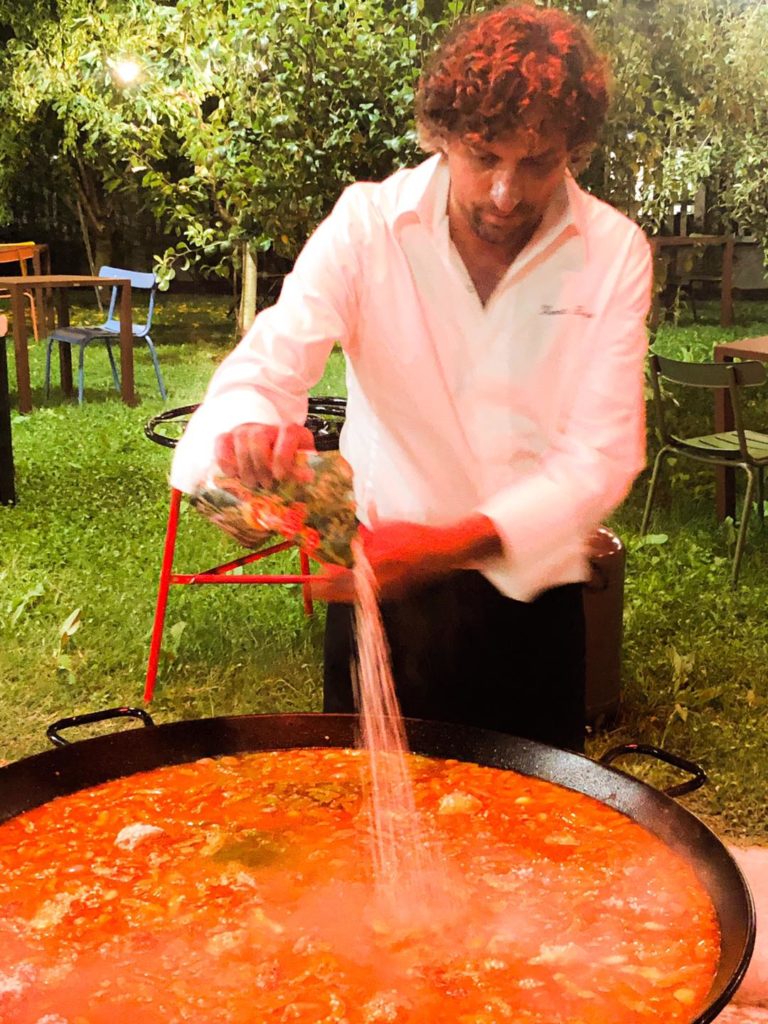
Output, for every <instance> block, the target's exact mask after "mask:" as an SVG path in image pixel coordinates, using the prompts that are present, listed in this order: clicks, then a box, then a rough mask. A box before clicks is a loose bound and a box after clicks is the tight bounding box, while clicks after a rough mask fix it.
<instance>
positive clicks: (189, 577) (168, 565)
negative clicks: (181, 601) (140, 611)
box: [144, 488, 312, 702]
mask: <svg viewBox="0 0 768 1024" xmlns="http://www.w3.org/2000/svg"><path fill="white" fill-rule="evenodd" d="M181 498H182V493H181V491H178V490H176V489H175V488H171V507H170V510H169V512H168V527H167V529H166V531H165V544H164V546H163V562H162V567H161V569H160V584H159V587H158V591H157V604H156V606H155V620H154V624H153V626H152V639H151V641H150V645H149V661H148V663H147V677H146V681H145V684H144V700H145V701H147V702H149V701H151V700H152V695H153V693H154V689H155V681H156V679H157V666H158V662H159V660H160V645H161V643H162V638H163V626H164V624H165V610H166V606H167V604H168V592H169V590H170V588H171V585H172V584H182V585H186V584H190V583H300V584H301V589H302V596H303V598H304V611H305V613H306V614H307V615H311V614H312V590H311V587H310V582H311V580H312V575H311V573H310V570H309V558H308V556H307V553H306V552H305V551H303V550H301V548H299V549H298V551H299V560H300V565H301V573H300V574H297V575H285V574H273V575H253V574H250V573H243V574H238V575H237V576H233V575H232V572H233V570H234V569H238V568H240V566H243V565H250V564H251V563H252V562H258V561H260V560H261V559H262V558H267V557H268V556H269V555H274V554H276V553H277V552H278V551H285V550H286V549H287V548H293V547H296V545H295V544H294V543H293V542H292V541H284V542H283V543H281V544H274V545H272V547H269V548H263V549H261V550H260V551H254V552H252V553H251V554H250V555H244V556H243V557H242V558H237V559H235V560H234V561H232V562H225V563H224V564H223V565H215V566H213V568H211V569H206V570H205V571H204V572H197V573H176V572H174V571H173V555H174V550H175V548H176V532H177V530H178V526H179V510H180V508H181Z"/></svg>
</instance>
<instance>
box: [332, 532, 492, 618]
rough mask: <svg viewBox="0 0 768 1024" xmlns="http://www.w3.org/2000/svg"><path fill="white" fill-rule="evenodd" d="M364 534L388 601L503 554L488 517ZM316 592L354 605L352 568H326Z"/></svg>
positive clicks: (376, 575) (381, 595)
mask: <svg viewBox="0 0 768 1024" xmlns="http://www.w3.org/2000/svg"><path fill="white" fill-rule="evenodd" d="M360 533H361V539H362V542H363V547H364V550H365V554H366V557H367V559H368V561H369V562H370V564H371V568H372V570H373V573H374V575H375V577H376V582H377V585H378V588H379V596H380V597H381V598H382V599H384V600H387V599H396V598H398V597H402V596H403V595H404V594H405V593H407V592H408V591H410V590H415V589H417V588H419V587H422V586H424V585H425V584H427V583H430V582H432V581H433V580H435V579H437V578H439V577H440V576H444V575H445V574H446V573H449V572H451V571H452V570H454V569H460V568H461V567H462V566H464V565H466V564H467V562H470V561H473V560H475V559H478V558H482V557H483V556H485V555H490V554H497V553H498V552H500V551H501V541H500V539H499V536H498V534H497V533H496V529H495V527H494V525H493V523H492V522H491V521H490V519H488V518H487V517H486V516H482V515H474V516H470V517H468V518H467V519H463V520H461V521H459V522H458V523H455V524H452V525H450V526H423V525H421V524H419V523H404V522H389V523H382V524H381V525H379V526H377V527H376V529H375V530H366V529H364V528H361V531H360ZM312 594H313V596H314V597H317V598H319V599H320V600H323V601H346V602H350V601H354V599H355V587H354V577H353V573H352V570H351V569H342V568H339V567H337V566H326V567H325V569H324V571H323V573H322V574H319V575H318V576H317V577H316V579H315V580H314V581H313V583H312Z"/></svg>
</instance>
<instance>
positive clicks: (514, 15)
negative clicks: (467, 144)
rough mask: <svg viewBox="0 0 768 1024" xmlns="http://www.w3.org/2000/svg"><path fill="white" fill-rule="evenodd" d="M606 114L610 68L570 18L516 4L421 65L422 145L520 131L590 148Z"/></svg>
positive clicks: (452, 39)
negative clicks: (550, 135)
mask: <svg viewBox="0 0 768 1024" xmlns="http://www.w3.org/2000/svg"><path fill="white" fill-rule="evenodd" d="M607 108H608V67H607V64H606V62H605V60H604V58H603V57H602V56H601V55H600V54H599V53H598V52H597V50H596V49H595V46H594V43H593V42H592V39H591V37H590V35H589V33H588V31H587V30H586V28H585V27H584V26H583V25H581V24H580V23H579V22H578V21H576V20H575V19H574V18H572V17H571V16H570V15H568V14H565V13H563V12H562V11H559V10H555V9H553V8H546V9H544V8H540V7H535V6H533V4H530V5H529V4H512V5H509V6H505V7H501V8H497V9H496V10H492V11H489V12H486V13H484V14H480V15H475V16H473V17H470V18H467V19H465V20H463V21H460V22H459V24H458V25H457V26H456V27H455V28H454V30H453V31H452V32H451V33H450V34H449V35H448V37H447V38H446V39H445V40H444V41H443V42H442V44H441V45H440V46H439V48H438V49H437V51H436V52H435V53H434V54H433V55H432V57H431V58H430V59H429V60H428V61H427V63H426V64H425V66H424V70H423V72H422V75H421V78H420V80H419V86H418V90H417V94H416V121H417V124H418V127H419V133H420V137H421V144H422V146H423V148H424V149H426V150H428V151H432V150H437V149H441V148H442V143H444V142H445V141H447V140H448V139H449V138H456V137H465V138H476V139H482V140H483V141H485V142H491V141H492V140H495V139H497V138H500V137H503V136H505V135H510V134H512V133H513V132H515V131H517V130H518V129H520V128H534V129H536V130H541V131H545V130H546V131H558V132H562V133H564V135H565V139H566V144H567V146H568V148H569V150H571V151H575V150H577V149H581V148H587V147H589V146H591V145H592V144H593V143H594V142H595V140H596V139H597V136H598V134H599V132H600V129H601V127H602V124H603V121H604V119H605V113H606V110H607Z"/></svg>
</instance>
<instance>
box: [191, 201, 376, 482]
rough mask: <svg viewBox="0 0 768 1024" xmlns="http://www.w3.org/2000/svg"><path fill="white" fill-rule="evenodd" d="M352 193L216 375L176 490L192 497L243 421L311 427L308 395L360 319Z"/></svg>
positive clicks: (358, 227) (194, 424)
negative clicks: (224, 438)
mask: <svg viewBox="0 0 768 1024" xmlns="http://www.w3.org/2000/svg"><path fill="white" fill-rule="evenodd" d="M357 189H358V186H352V187H350V188H349V189H347V190H346V191H345V192H344V193H343V195H342V196H341V198H340V199H339V201H338V203H337V204H336V206H335V208H334V210H333V212H332V213H331V214H330V216H329V217H328V218H327V219H326V220H325V221H323V223H322V224H321V225H320V226H319V227H318V228H317V230H316V231H315V232H314V234H313V235H312V237H311V238H310V239H309V241H308V242H307V244H306V246H305V247H304V249H303V250H302V253H301V255H300V256H299V257H298V259H297V261H296V263H295V265H294V268H293V270H292V272H291V273H290V274H289V275H288V276H287V277H286V279H285V281H284V283H283V288H282V291H281V293H280V298H279V299H278V301H277V303H276V304H275V305H274V306H271V307H270V308H268V309H265V310H263V311H262V312H261V313H259V315H258V316H257V317H256V319H255V320H254V322H253V325H252V326H251V328H250V330H249V331H248V332H247V333H246V334H245V336H244V337H243V339H242V340H241V341H240V343H239V344H238V345H237V347H236V348H235V349H234V351H232V352H231V353H230V354H229V355H228V356H227V357H226V359H225V360H224V361H223V362H222V363H221V365H220V366H219V367H218V368H217V370H216V372H215V373H214V375H213V377H212V379H211V382H210V384H209V386H208V389H207V391H206V394H205V398H204V400H203V402H202V403H201V405H200V407H199V408H198V409H197V411H196V412H195V414H194V415H193V416H192V418H191V420H190V422H189V425H188V426H187V429H186V430H185V432H184V435H183V437H182V438H181V440H180V441H179V444H178V445H177V448H176V451H175V453H174V459H173V465H172V469H171V484H172V485H173V486H174V487H177V488H178V489H179V490H182V491H187V492H191V491H193V490H194V489H195V487H196V486H198V484H199V483H201V482H202V481H203V480H204V479H205V478H206V477H207V476H208V474H209V472H210V469H211V467H212V466H213V463H214V448H215V442H216V438H217V437H219V436H220V435H221V434H224V433H226V432H227V431H230V430H232V429H233V428H234V427H236V426H238V425H239V424H242V423H264V424H270V425H281V424H288V423H299V424H300V423H303V422H304V420H305V418H306V414H307V395H308V392H309V389H310V388H311V387H312V386H313V385H314V384H316V383H317V381H318V380H319V379H320V377H321V376H322V373H323V369H324V367H325V363H326V360H327V358H328V355H329V353H330V351H331V349H332V348H333V345H334V344H335V343H336V342H340V343H341V344H342V346H343V345H345V344H346V342H347V340H348V338H349V337H350V334H351V332H352V331H353V325H354V320H355V310H356V281H357V278H358V268H359V265H360V258H359V252H358V247H359V245H360V239H361V233H362V230H363V224H362V223H361V222H360V221H359V217H358V208H359V206H360V203H359V198H358V196H357V195H356V192H357Z"/></svg>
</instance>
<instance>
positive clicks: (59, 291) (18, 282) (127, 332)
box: [0, 274, 136, 413]
mask: <svg viewBox="0 0 768 1024" xmlns="http://www.w3.org/2000/svg"><path fill="white" fill-rule="evenodd" d="M102 285H103V286H105V287H110V288H111V287H112V286H113V285H118V286H119V288H120V334H119V336H118V337H119V340H120V397H121V398H122V400H123V401H124V402H125V404H126V405H135V404H136V395H135V392H134V381H133V332H132V329H131V328H132V312H131V282H130V281H129V280H127V279H126V278H123V277H96V276H95V275H86V274H35V275H34V276H31V277H0V288H3V289H5V290H6V291H9V292H10V293H11V312H12V314H13V348H14V352H15V355H16V381H17V386H18V392H19V411H20V412H23V413H27V412H31V411H32V389H31V386H30V380H29V353H28V351H27V322H26V319H25V316H24V292H25V290H27V289H29V288H41V289H43V290H47V289H51V290H52V291H53V292H54V293H55V304H56V313H57V321H58V326H59V327H69V299H68V296H67V291H68V289H70V288H95V287H99V286H102ZM59 365H60V368H61V386H62V389H63V391H64V394H65V395H71V394H72V393H73V388H72V347H71V346H70V345H66V344H61V345H59Z"/></svg>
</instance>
